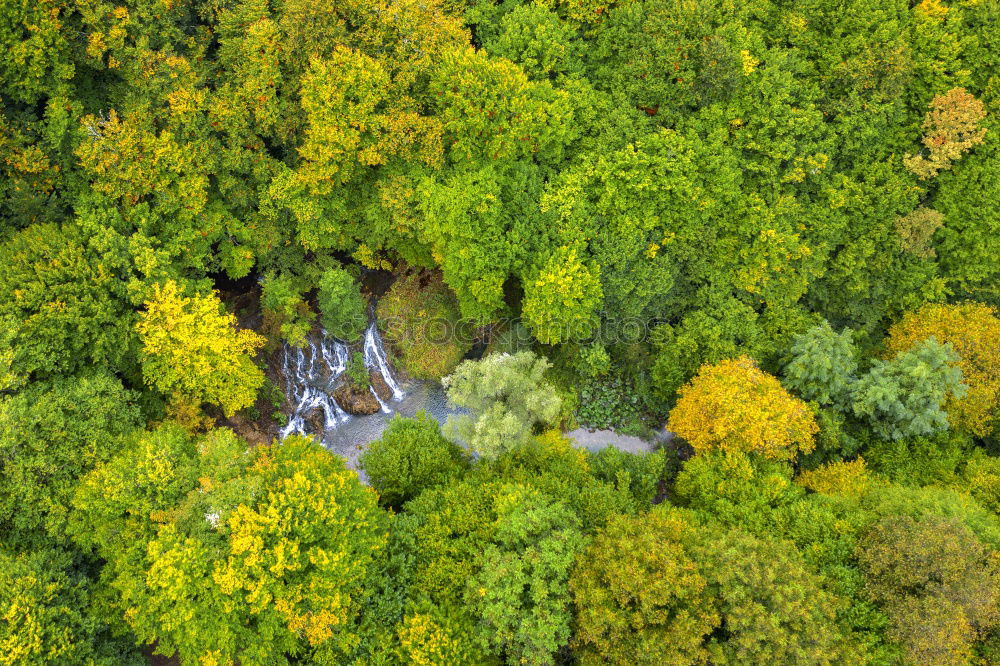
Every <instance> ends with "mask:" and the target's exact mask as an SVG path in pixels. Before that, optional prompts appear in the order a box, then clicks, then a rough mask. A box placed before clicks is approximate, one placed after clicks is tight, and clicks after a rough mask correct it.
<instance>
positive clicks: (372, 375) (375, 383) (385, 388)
mask: <svg viewBox="0 0 1000 666" xmlns="http://www.w3.org/2000/svg"><path fill="white" fill-rule="evenodd" d="M368 380H369V381H370V382H371V384H372V388H373V389H375V392H376V393H378V397H380V398H382V402H389V401H390V400H392V389H391V388H389V385H388V384H386V383H385V377H383V376H382V373H381V372H379V371H378V370H369V371H368Z"/></svg>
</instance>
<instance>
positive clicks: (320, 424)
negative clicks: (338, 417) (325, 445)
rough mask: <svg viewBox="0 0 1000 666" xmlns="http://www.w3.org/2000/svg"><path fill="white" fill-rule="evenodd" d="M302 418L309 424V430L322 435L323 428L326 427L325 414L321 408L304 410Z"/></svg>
mask: <svg viewBox="0 0 1000 666" xmlns="http://www.w3.org/2000/svg"><path fill="white" fill-rule="evenodd" d="M302 419H303V420H304V421H305V422H306V425H308V426H309V432H311V433H314V434H316V435H322V434H323V430H325V429H326V414H324V413H323V410H322V408H320V407H314V408H313V409H310V410H309V411H308V412H306V413H305V414H304V415H303V417H302Z"/></svg>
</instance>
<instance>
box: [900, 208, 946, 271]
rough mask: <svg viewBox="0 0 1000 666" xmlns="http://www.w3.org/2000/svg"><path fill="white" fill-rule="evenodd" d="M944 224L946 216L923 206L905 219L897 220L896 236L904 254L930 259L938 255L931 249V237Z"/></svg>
mask: <svg viewBox="0 0 1000 666" xmlns="http://www.w3.org/2000/svg"><path fill="white" fill-rule="evenodd" d="M942 224H944V215H942V214H941V213H939V212H938V211H936V210H934V209H933V208H925V207H923V206H921V207H920V208H917V209H916V210H914V211H913V212H911V213H910V214H909V215H906V216H905V217H900V218H897V220H896V234H897V235H898V236H899V246H900V248H902V250H903V251H904V252H909V253H910V254H912V255H914V256H916V257H920V258H921V259H930V258H932V257H934V256H936V255H937V253H936V252H935V251H934V248H933V247H931V237H932V236H933V235H934V232H935V231H937V230H938V229H939V228H940V227H941V225H942Z"/></svg>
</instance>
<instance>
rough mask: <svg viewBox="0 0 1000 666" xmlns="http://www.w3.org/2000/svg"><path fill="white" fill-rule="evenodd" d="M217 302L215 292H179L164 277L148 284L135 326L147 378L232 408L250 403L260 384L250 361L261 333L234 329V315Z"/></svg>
mask: <svg viewBox="0 0 1000 666" xmlns="http://www.w3.org/2000/svg"><path fill="white" fill-rule="evenodd" d="M220 307H221V304H220V303H219V299H218V298H216V297H215V296H193V297H187V296H184V295H183V294H181V292H180V290H179V289H178V287H177V283H175V282H174V281H173V280H169V281H167V282H166V283H165V284H164V285H162V286H160V285H156V286H154V287H153V294H152V297H151V298H150V300H149V301H147V302H146V311H145V312H144V313H143V314H142V318H141V320H140V321H139V323H138V324H137V325H136V328H137V329H138V331H139V336H140V338H141V339H142V348H143V368H142V369H143V376H144V378H145V380H146V383H148V384H149V385H151V386H154V387H156V388H157V389H159V390H160V391H163V392H164V393H167V394H176V395H178V396H181V397H186V398H189V399H195V400H198V401H199V402H210V403H212V404H216V405H219V406H220V407H222V409H223V410H224V411H225V412H226V413H227V414H232V413H234V412H236V411H237V410H239V409H242V408H244V407H247V406H249V405H250V404H252V403H253V401H254V400H255V399H256V397H257V390H258V389H259V388H260V387H261V386H262V385H263V384H264V373H263V372H262V371H261V370H260V368H258V367H257V366H256V365H254V362H253V354H254V353H255V352H256V351H257V350H258V349H259V348H260V347H261V346H262V345H263V344H264V338H263V337H262V336H261V335H259V334H257V333H254V332H253V331H249V330H237V329H236V317H234V316H233V315H231V314H225V313H222V312H220Z"/></svg>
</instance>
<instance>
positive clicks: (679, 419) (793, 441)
mask: <svg viewBox="0 0 1000 666" xmlns="http://www.w3.org/2000/svg"><path fill="white" fill-rule="evenodd" d="M679 393H680V398H679V399H678V400H677V404H676V405H675V406H674V408H673V410H672V411H671V412H670V419H669V420H668V421H667V429H668V430H671V431H672V432H674V433H676V434H677V435H678V436H680V437H682V438H684V439H685V440H686V441H687V442H688V443H689V444H690V445H691V446H692V447H694V450H695V452H696V453H703V452H706V451H711V450H713V449H720V450H728V451H744V452H747V453H759V454H761V455H763V456H765V457H767V458H772V459H776V460H788V459H791V458H794V457H795V455H796V454H797V453H799V452H800V451H801V452H802V453H808V452H809V451H812V449H813V447H814V446H815V442H814V438H815V435H816V433H817V432H818V430H819V426H817V425H816V420H815V418H814V417H813V414H812V411H811V410H810V409H809V407H808V405H806V403H804V402H803V401H801V400H799V399H798V398H795V397H793V396H792V395H791V394H790V393H788V391H786V390H785V389H784V387H783V386H782V385H781V383H780V382H779V381H778V380H777V378H775V377H773V376H771V375H769V374H767V373H766V372H763V371H762V370H760V369H759V368H758V367H757V364H756V363H755V362H754V361H753V359H751V358H748V357H746V356H740V357H739V358H736V359H729V360H726V361H722V362H720V363H716V364H714V365H703V366H702V367H701V368H700V369H699V370H698V374H697V375H695V377H694V379H692V380H691V381H690V382H689V383H688V384H687V385H685V386H683V387H682V388H681V389H680V392H679Z"/></svg>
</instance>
